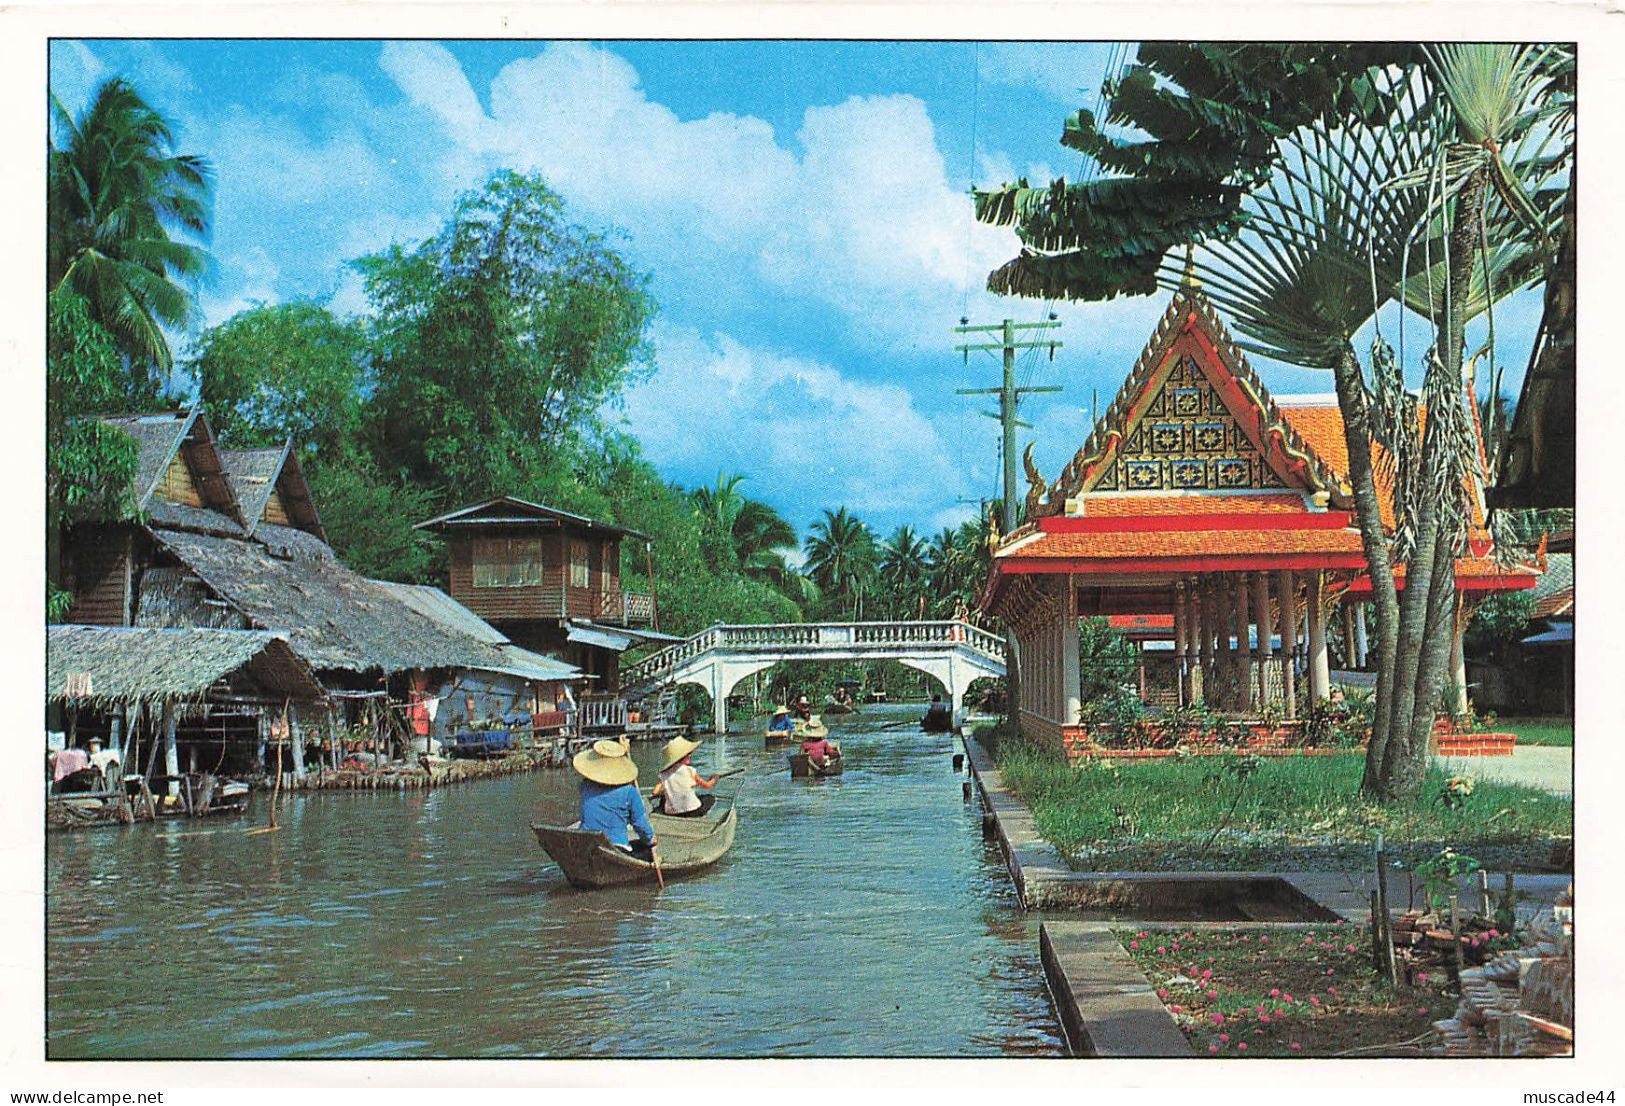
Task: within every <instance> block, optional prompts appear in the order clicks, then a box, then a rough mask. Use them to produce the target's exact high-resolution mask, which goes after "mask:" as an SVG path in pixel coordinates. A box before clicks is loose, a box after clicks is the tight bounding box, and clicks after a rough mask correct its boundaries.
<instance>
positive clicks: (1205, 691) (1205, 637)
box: [1197, 576, 1219, 706]
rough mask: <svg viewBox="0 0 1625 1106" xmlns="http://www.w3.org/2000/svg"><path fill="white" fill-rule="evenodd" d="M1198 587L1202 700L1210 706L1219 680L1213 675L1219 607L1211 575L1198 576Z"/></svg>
mask: <svg viewBox="0 0 1625 1106" xmlns="http://www.w3.org/2000/svg"><path fill="white" fill-rule="evenodd" d="M1197 587H1198V588H1199V589H1200V592H1201V594H1200V604H1199V607H1200V614H1201V616H1202V618H1201V622H1202V625H1201V633H1202V701H1203V702H1204V703H1207V704H1208V705H1209V706H1212V705H1214V704H1213V691H1214V688H1215V687H1217V686H1218V682H1217V681H1216V680H1215V679H1214V677H1213V669H1214V663H1215V662H1214V638H1215V637H1217V636H1218V632H1219V631H1218V616H1217V608H1216V607H1215V604H1214V599H1213V581H1212V578H1211V577H1206V576H1203V577H1198V578H1197Z"/></svg>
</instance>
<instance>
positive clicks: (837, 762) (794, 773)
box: [787, 753, 846, 780]
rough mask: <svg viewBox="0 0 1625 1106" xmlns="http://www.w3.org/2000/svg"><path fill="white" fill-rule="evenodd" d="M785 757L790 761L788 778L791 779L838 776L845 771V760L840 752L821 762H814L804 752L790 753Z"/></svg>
mask: <svg viewBox="0 0 1625 1106" xmlns="http://www.w3.org/2000/svg"><path fill="white" fill-rule="evenodd" d="M787 759H788V760H789V761H790V778H791V779H793V780H802V779H817V778H819V777H821V776H839V775H840V774H841V773H842V772H844V771H846V760H845V758H843V757H842V756H841V754H840V753H836V754H835V755H834V756H831V757H828V758H826V759H825V760H824V762H823V763H822V764H814V763H813V759H812V757H810V756H809V755H807V754H806V753H791V754H790V756H789V757H788V758H787Z"/></svg>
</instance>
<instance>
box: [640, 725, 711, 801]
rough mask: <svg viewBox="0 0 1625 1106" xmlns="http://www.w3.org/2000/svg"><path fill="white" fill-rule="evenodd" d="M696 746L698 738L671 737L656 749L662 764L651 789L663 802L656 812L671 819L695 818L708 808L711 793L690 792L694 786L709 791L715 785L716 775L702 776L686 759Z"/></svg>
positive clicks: (698, 744)
mask: <svg viewBox="0 0 1625 1106" xmlns="http://www.w3.org/2000/svg"><path fill="white" fill-rule="evenodd" d="M699 747H700V743H699V742H698V741H690V740H689V739H688V738H686V737H674V738H672V739H671V740H670V741H668V742H666V747H665V748H663V749H661V750H660V755H661V758H662V759H663V760H664V761H665V763H664V764H663V765H662V766H661V768H660V782H659V783H657V784H655V789H654V791H653V792H652V794H653V795H654V796H655V797H657V798H659V799H661V801H662V803H663V805H662V806H661V808H660V813H662V814H669V815H671V816H673V817H675V818H699V817H701V816H703V815H704V814H705V812H706V811H708V810H710V809H711V804H712V803H714V802H715V801H716V799H715V797H714V796H711V795H705V796H703V797H702V796H700V795H696V794H694V789H695V788H696V787H702V788H704V789H705V790H707V791H709V790H711V789H712V788H713V787H715V786H716V785H717V779H718V777H716V776H712V777H711V778H710V779H709V780H707V779H702V778H701V777H700V774H699V773H698V772H696V771H695V770H694V766H693V765H692V764H690V763H689V762H688V758H689V757H690V756H691V755H693V753H694V750H695V749H698V748H699Z"/></svg>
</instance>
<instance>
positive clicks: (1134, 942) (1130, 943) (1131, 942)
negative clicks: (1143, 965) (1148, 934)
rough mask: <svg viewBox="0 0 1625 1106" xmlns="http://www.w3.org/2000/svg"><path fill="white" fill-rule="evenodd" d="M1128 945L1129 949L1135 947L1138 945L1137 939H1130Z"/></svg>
mask: <svg viewBox="0 0 1625 1106" xmlns="http://www.w3.org/2000/svg"><path fill="white" fill-rule="evenodd" d="M1128 947H1129V948H1131V949H1137V948H1139V947H1140V942H1138V941H1130V942H1129V943H1128Z"/></svg>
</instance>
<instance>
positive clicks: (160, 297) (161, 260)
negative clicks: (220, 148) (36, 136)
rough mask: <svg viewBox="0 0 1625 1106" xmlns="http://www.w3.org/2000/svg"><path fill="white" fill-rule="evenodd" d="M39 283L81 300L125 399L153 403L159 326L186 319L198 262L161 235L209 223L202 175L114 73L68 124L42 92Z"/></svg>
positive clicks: (205, 169) (163, 359)
mask: <svg viewBox="0 0 1625 1106" xmlns="http://www.w3.org/2000/svg"><path fill="white" fill-rule="evenodd" d="M51 112H52V116H53V123H54V134H53V137H52V142H51V150H50V161H49V170H48V189H49V201H48V211H47V225H48V232H47V238H46V283H47V287H48V288H49V289H50V290H52V291H55V290H56V289H59V288H64V287H66V288H72V289H73V290H74V291H76V292H77V293H79V295H81V296H83V297H84V299H85V301H86V304H87V309H88V311H89V314H90V317H91V318H92V319H94V320H95V321H96V322H97V323H99V324H100V325H101V326H102V327H103V328H105V329H106V330H107V332H108V333H109V334H111V335H112V337H113V341H114V344H115V347H116V348H117V350H118V351H119V353H120V354H121V355H122V356H123V359H124V363H125V364H124V368H125V370H126V371H127V373H128V382H127V385H126V388H127V402H128V403H129V404H131V405H132V406H144V405H150V404H153V403H156V402H157V401H158V400H159V399H160V398H161V397H162V394H163V391H164V388H165V381H166V378H167V375H168V372H169V369H170V367H171V365H172V364H173V360H174V358H173V355H172V353H171V351H170V348H169V341H168V339H167V338H166V337H165V335H164V330H165V328H166V327H168V328H174V327H181V326H185V325H187V324H189V323H190V322H191V321H192V320H193V318H194V317H195V315H196V311H197V306H196V300H195V298H194V296H193V294H192V291H191V285H193V284H195V283H196V281H197V280H198V279H199V278H200V277H201V276H202V274H203V272H204V270H205V268H206V266H207V263H208V255H207V254H206V253H205V252H204V251H203V249H202V248H201V247H199V246H197V245H194V244H192V243H189V242H185V241H181V240H179V239H177V238H175V237H173V236H172V232H173V231H177V230H179V231H189V232H191V233H192V234H194V235H199V236H201V235H203V234H205V233H207V231H208V228H209V204H210V181H209V175H210V170H209V166H208V163H207V162H205V161H204V160H203V159H202V158H200V157H198V156H196V155H193V154H177V153H175V152H174V136H173V134H172V133H171V131H170V127H169V123H168V121H167V120H166V119H165V118H164V117H163V115H161V114H160V113H159V112H158V111H156V110H155V109H154V108H153V107H151V106H150V105H149V104H148V103H147V102H146V101H145V100H143V99H142V98H141V95H140V94H139V93H138V92H136V90H135V88H134V87H133V86H132V85H131V84H130V83H129V82H128V81H126V80H124V79H123V78H122V77H114V78H112V79H110V80H108V81H106V82H104V83H103V84H102V86H101V87H100V88H99V89H97V91H96V94H95V96H94V97H93V98H92V100H91V102H90V105H89V107H87V108H86V109H85V110H84V112H83V113H82V114H81V115H80V116H79V117H78V118H77V119H75V118H74V117H73V116H71V115H70V114H69V113H68V111H67V109H66V108H64V107H63V105H62V103H61V101H59V100H58V99H57V98H56V97H55V96H54V95H53V96H52V97H51Z"/></svg>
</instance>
